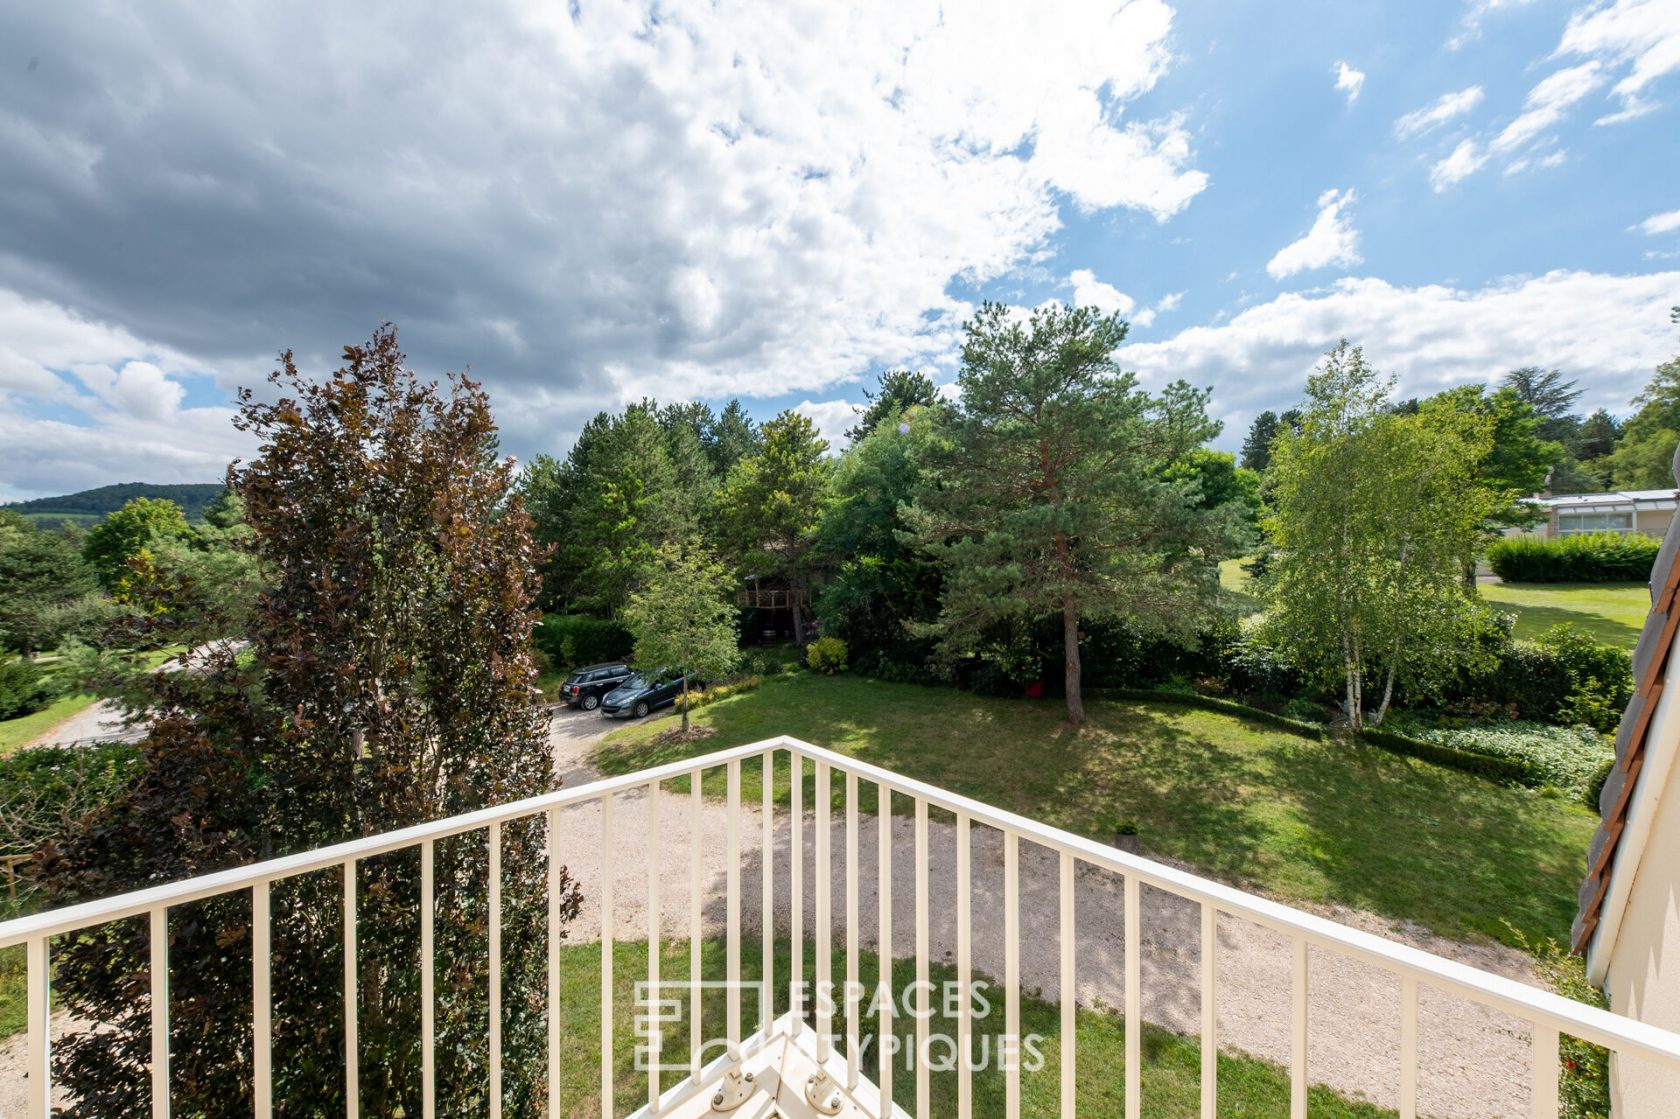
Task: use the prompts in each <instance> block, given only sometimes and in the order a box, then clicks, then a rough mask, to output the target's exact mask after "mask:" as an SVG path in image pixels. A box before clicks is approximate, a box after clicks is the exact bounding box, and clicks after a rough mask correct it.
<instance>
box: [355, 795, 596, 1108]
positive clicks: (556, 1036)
mask: <svg viewBox="0 0 1680 1119" xmlns="http://www.w3.org/2000/svg"><path fill="white" fill-rule="evenodd" d="M562 932H563V930H562V928H561V925H560V810H559V809H558V808H550V809H549V810H548V1020H547V1026H548V1119H560V937H561V935H562ZM351 1119H355V1116H351Z"/></svg>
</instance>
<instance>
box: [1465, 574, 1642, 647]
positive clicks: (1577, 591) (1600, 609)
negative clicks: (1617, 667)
mask: <svg viewBox="0 0 1680 1119" xmlns="http://www.w3.org/2000/svg"><path fill="white" fill-rule="evenodd" d="M1478 589H1479V590H1480V591H1481V593H1482V597H1483V598H1484V599H1486V600H1487V601H1488V602H1491V603H1493V604H1494V605H1495V606H1497V607H1500V608H1501V609H1504V610H1508V611H1511V612H1513V613H1515V614H1516V615H1517V627H1516V635H1517V636H1518V637H1523V638H1528V639H1530V640H1532V639H1534V638H1536V637H1539V636H1540V635H1541V634H1542V633H1544V632H1546V630H1548V629H1550V628H1551V627H1552V626H1555V625H1558V624H1559V623H1562V622H1570V623H1572V624H1574V625H1576V626H1578V627H1580V628H1581V629H1583V630H1586V631H1587V632H1588V633H1590V634H1592V635H1593V636H1594V637H1596V638H1598V640H1600V641H1602V642H1603V643H1604V644H1606V645H1617V646H1620V647H1621V648H1624V649H1628V650H1632V648H1633V647H1634V645H1635V644H1636V643H1638V641H1639V630H1640V627H1641V626H1643V625H1644V624H1645V615H1646V614H1647V613H1648V612H1649V611H1650V609H1651V593H1650V591H1649V590H1648V589H1647V588H1646V586H1645V584H1644V583H1485V584H1483V585H1482V586H1481V587H1479V588H1478Z"/></svg>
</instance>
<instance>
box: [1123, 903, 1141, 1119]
mask: <svg viewBox="0 0 1680 1119" xmlns="http://www.w3.org/2000/svg"><path fill="white" fill-rule="evenodd" d="M1142 893H1143V891H1142V890H1141V889H1140V888H1139V883H1138V876H1137V875H1136V874H1133V873H1131V872H1130V871H1128V872H1127V873H1126V932H1125V936H1126V1119H1138V1116H1139V1115H1140V1114H1141V1112H1142V1109H1143V943H1142V941H1143V936H1142V933H1141V929H1142V925H1143V897H1142Z"/></svg>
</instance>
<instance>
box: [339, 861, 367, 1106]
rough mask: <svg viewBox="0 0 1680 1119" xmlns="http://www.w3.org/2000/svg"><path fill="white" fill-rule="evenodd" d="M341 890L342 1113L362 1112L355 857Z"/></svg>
mask: <svg viewBox="0 0 1680 1119" xmlns="http://www.w3.org/2000/svg"><path fill="white" fill-rule="evenodd" d="M342 873H343V876H344V877H343V891H344V1115H345V1119H360V1116H361V1113H362V1073H361V1029H360V1025H359V1018H358V1013H357V1012H358V1009H359V1007H358V1005H357V1004H358V1003H359V1002H360V1001H361V1000H360V988H361V984H360V978H361V976H360V969H359V967H358V966H357V963H356V860H355V859H348V860H346V861H345V863H344V868H343V871H342Z"/></svg>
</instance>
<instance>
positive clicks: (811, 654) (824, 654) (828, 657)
mask: <svg viewBox="0 0 1680 1119" xmlns="http://www.w3.org/2000/svg"><path fill="white" fill-rule="evenodd" d="M805 663H806V664H808V665H810V666H811V667H812V668H814V669H815V670H816V671H818V672H821V673H822V674H823V675H825V676H833V675H834V674H835V673H837V672H844V671H846V643H845V642H844V641H842V640H840V639H839V638H838V637H819V638H817V639H816V640H815V641H813V642H811V643H810V644H809V645H807V646H805Z"/></svg>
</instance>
